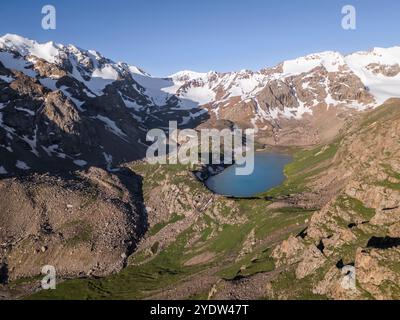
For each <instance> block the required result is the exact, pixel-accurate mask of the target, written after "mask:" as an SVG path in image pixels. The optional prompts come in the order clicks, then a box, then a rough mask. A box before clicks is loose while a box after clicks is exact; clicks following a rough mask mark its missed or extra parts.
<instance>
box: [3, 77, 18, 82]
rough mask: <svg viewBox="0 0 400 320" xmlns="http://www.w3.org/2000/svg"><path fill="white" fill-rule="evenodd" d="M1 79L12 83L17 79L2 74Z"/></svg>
mask: <svg viewBox="0 0 400 320" xmlns="http://www.w3.org/2000/svg"><path fill="white" fill-rule="evenodd" d="M0 79H1V80H3V81H4V82H7V83H11V82H12V81H14V80H15V79H14V78H13V77H9V76H0Z"/></svg>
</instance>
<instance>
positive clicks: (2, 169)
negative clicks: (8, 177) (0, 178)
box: [0, 166, 8, 174]
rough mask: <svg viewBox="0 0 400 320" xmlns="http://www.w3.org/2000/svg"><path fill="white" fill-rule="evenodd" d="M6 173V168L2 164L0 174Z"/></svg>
mask: <svg viewBox="0 0 400 320" xmlns="http://www.w3.org/2000/svg"><path fill="white" fill-rule="evenodd" d="M7 173H8V172H7V170H6V169H5V168H4V167H3V166H0V174H7Z"/></svg>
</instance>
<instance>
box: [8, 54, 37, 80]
mask: <svg viewBox="0 0 400 320" xmlns="http://www.w3.org/2000/svg"><path fill="white" fill-rule="evenodd" d="M0 61H1V62H2V63H3V65H4V66H5V67H6V68H7V69H10V70H17V71H21V72H22V73H24V74H25V75H27V76H28V77H36V75H37V73H36V72H35V71H34V70H32V69H30V68H31V67H32V64H31V63H29V62H27V61H26V60H24V59H22V58H20V57H14V55H13V54H12V53H9V52H0Z"/></svg>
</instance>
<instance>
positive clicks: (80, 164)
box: [73, 159, 87, 167]
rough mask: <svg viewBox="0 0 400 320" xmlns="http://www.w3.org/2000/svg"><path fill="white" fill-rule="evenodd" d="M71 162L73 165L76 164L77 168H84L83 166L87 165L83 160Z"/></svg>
mask: <svg viewBox="0 0 400 320" xmlns="http://www.w3.org/2000/svg"><path fill="white" fill-rule="evenodd" d="M73 162H74V164H76V165H77V166H78V167H84V166H86V165H87V162H86V161H85V160H81V159H78V160H74V161H73Z"/></svg>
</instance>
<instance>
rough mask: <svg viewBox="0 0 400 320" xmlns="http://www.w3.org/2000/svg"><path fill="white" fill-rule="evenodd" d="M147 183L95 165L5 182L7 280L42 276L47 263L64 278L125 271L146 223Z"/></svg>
mask: <svg viewBox="0 0 400 320" xmlns="http://www.w3.org/2000/svg"><path fill="white" fill-rule="evenodd" d="M140 186H141V179H140V178H139V177H137V176H136V175H135V174H133V173H132V172H131V171H129V170H125V171H121V172H119V173H118V174H110V173H107V172H105V171H104V170H102V169H95V168H91V169H90V170H89V171H87V172H85V173H83V172H77V173H76V175H74V176H70V177H57V176H50V175H37V174H35V175H31V176H26V177H21V178H9V179H3V180H1V181H0V190H1V192H0V194H1V195H0V203H1V216H0V243H1V252H0V260H1V264H2V273H1V280H2V283H3V284H4V283H9V282H13V281H14V280H16V279H20V278H29V277H33V276H37V275H38V274H40V273H41V269H42V267H43V266H45V265H52V266H54V267H55V268H56V270H57V276H59V277H61V278H75V277H86V276H104V275H108V274H110V273H115V272H117V271H119V270H121V268H122V267H123V266H124V265H125V263H126V260H127V257H128V256H129V255H130V254H131V253H132V252H133V250H134V249H135V247H136V244H137V242H138V240H139V239H140V237H141V236H142V235H143V233H144V231H145V230H146V228H147V221H146V216H145V214H144V208H143V205H142V200H141V187H140Z"/></svg>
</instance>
